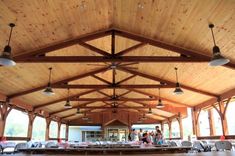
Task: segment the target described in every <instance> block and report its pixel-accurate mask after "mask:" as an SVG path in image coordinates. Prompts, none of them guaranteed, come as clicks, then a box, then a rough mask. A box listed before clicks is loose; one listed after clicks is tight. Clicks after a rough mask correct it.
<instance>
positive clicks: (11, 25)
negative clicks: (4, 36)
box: [7, 23, 15, 46]
mask: <svg viewBox="0 0 235 156" xmlns="http://www.w3.org/2000/svg"><path fill="white" fill-rule="evenodd" d="M14 26H15V25H14V24H12V23H11V24H10V27H11V30H10V35H9V39H8V43H7V45H8V46H9V45H10V42H11V35H12V31H13V27H14Z"/></svg>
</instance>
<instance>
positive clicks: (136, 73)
mask: <svg viewBox="0 0 235 156" xmlns="http://www.w3.org/2000/svg"><path fill="white" fill-rule="evenodd" d="M117 69H118V70H121V71H124V72H128V73H131V74H135V75H138V76H141V77H144V78H147V79H151V80H154V81H158V82H163V83H165V84H167V85H173V86H174V85H175V82H171V81H168V80H164V79H161V78H159V77H156V76H152V75H149V74H145V73H142V72H139V71H135V70H131V69H127V68H125V67H118V68H117ZM180 86H181V87H182V88H184V89H187V90H190V91H193V92H196V93H200V94H203V95H207V96H212V97H218V95H215V94H213V93H209V92H206V91H203V90H199V89H195V88H192V87H190V86H186V85H184V84H182V83H181V85H180Z"/></svg>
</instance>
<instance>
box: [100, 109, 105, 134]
mask: <svg viewBox="0 0 235 156" xmlns="http://www.w3.org/2000/svg"><path fill="white" fill-rule="evenodd" d="M100 115H101V123H102V126H101V130H102V132H101V133H102V134H101V135H102V138H103V139H104V138H105V128H104V127H105V126H104V113H101V114H100Z"/></svg>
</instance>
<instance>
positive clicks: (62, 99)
mask: <svg viewBox="0 0 235 156" xmlns="http://www.w3.org/2000/svg"><path fill="white" fill-rule="evenodd" d="M95 91H97V90H96V89H92V90H88V91H85V92H82V93H79V94H76V95H72V96H70V97H69V99H72V98H77V97H80V96H83V95H86V94H90V93H92V92H95ZM67 99H68V97H65V98H61V99H58V100H55V101H51V102H47V103H44V104H40V105H37V106H35V107H34V109H41V108H43V107H46V106H50V105H53V104H56V103H59V102H62V101H66V100H67Z"/></svg>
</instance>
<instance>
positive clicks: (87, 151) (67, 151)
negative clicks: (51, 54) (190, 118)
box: [19, 147, 191, 155]
mask: <svg viewBox="0 0 235 156" xmlns="http://www.w3.org/2000/svg"><path fill="white" fill-rule="evenodd" d="M190 150H191V147H145V148H67V149H62V148H27V149H19V152H21V153H24V154H54V155H58V154H66V155H68V154H73V155H74V154H80V155H88V154H91V155H97V154H98V155H108V154H119V155H123V154H154V153H187V152H188V151H190Z"/></svg>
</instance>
